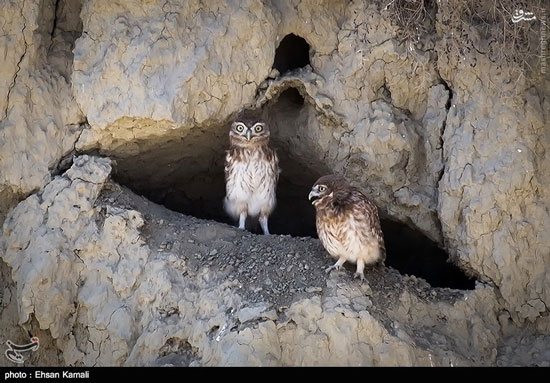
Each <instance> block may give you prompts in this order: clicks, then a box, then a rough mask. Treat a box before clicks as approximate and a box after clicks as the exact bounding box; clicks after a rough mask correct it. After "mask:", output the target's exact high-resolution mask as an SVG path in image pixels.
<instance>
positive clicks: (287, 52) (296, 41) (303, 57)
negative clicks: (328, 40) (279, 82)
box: [273, 33, 310, 75]
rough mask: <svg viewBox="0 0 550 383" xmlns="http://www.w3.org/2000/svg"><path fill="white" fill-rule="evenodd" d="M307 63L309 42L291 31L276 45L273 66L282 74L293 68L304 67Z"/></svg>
mask: <svg viewBox="0 0 550 383" xmlns="http://www.w3.org/2000/svg"><path fill="white" fill-rule="evenodd" d="M309 63H310V62H309V44H308V43H307V41H306V40H304V39H303V38H302V37H300V36H296V35H295V34H293V33H291V34H289V35H286V36H285V37H284V38H283V40H282V41H281V43H280V44H279V46H278V47H277V50H276V51H275V60H274V62H273V68H275V69H277V70H278V71H279V73H280V74H281V75H283V74H285V73H286V72H289V71H291V70H293V69H297V68H304V67H305V66H306V65H308V64H309Z"/></svg>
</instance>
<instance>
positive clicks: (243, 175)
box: [224, 117, 279, 234]
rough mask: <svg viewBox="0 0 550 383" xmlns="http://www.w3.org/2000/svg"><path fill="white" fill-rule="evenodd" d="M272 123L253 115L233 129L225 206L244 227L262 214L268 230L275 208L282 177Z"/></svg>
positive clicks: (238, 120) (226, 162)
mask: <svg viewBox="0 0 550 383" xmlns="http://www.w3.org/2000/svg"><path fill="white" fill-rule="evenodd" d="M269 135H270V132H269V127H268V126H267V124H265V123H263V122H259V121H258V120H255V119H252V118H246V117H241V118H238V119H237V120H236V121H235V122H233V124H231V129H230V130H229V150H228V151H227V155H226V157H225V190H226V195H225V199H224V208H225V211H226V212H227V214H229V215H230V216H231V217H233V219H235V220H237V219H238V220H239V229H242V230H244V228H245V222H246V218H247V217H248V216H251V217H259V222H260V226H261V227H262V230H263V232H264V234H269V229H268V225H267V220H268V218H269V215H270V214H271V212H272V211H273V209H274V208H275V202H276V198H275V189H276V188H277V181H278V180H279V160H278V158H277V153H276V152H275V150H273V149H272V148H271V147H270V146H269Z"/></svg>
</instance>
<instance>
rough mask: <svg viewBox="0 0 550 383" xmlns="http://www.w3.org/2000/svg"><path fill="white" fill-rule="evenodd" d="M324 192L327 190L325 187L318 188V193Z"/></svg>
mask: <svg viewBox="0 0 550 383" xmlns="http://www.w3.org/2000/svg"><path fill="white" fill-rule="evenodd" d="M325 190H327V187H326V186H324V185H321V186H319V191H320V192H324V191H325Z"/></svg>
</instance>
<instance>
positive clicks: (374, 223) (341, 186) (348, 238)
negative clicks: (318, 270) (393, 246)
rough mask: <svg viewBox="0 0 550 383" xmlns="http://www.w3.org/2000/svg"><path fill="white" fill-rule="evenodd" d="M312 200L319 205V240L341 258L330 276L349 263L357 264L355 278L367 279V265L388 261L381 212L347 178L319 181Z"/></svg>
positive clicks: (340, 177) (316, 208)
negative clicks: (365, 276)
mask: <svg viewBox="0 0 550 383" xmlns="http://www.w3.org/2000/svg"><path fill="white" fill-rule="evenodd" d="M309 199H310V200H311V201H312V204H313V205H314V206H315V211H316V218H315V221H316V225H317V234H318V235H319V239H320V240H321V243H322V244H323V246H324V248H325V249H326V250H327V251H328V253H329V254H330V255H331V256H332V257H333V258H337V259H338V261H337V262H336V263H335V264H334V265H333V266H331V267H329V268H327V269H326V272H327V273H328V272H330V271H331V270H334V269H336V270H338V269H339V268H340V266H342V265H343V264H344V262H346V261H349V262H351V263H356V264H357V270H356V273H355V277H356V278H357V277H359V278H361V280H363V279H364V275H363V269H364V268H365V265H372V264H375V263H383V262H384V260H385V258H386V247H385V245H384V236H383V234H382V229H381V228H380V219H379V217H378V209H377V208H376V205H375V204H374V203H372V202H371V201H369V199H368V198H367V197H365V196H364V195H363V193H361V192H360V191H359V190H358V189H356V188H354V187H353V186H351V185H350V184H349V183H348V182H347V181H346V179H345V178H344V177H342V176H339V175H336V174H331V175H327V176H323V177H321V178H319V179H318V180H317V181H316V182H315V184H314V185H313V187H312V189H311V192H310V193H309Z"/></svg>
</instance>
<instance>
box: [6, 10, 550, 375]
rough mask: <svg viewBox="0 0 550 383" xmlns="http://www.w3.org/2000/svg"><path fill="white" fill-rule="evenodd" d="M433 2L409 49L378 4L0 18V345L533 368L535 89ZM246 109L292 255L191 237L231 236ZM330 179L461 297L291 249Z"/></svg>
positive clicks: (62, 357)
mask: <svg viewBox="0 0 550 383" xmlns="http://www.w3.org/2000/svg"><path fill="white" fill-rule="evenodd" d="M398 3H399V2H398ZM432 5H433V9H432V14H431V16H433V18H432V19H431V20H432V21H431V22H428V23H427V25H428V33H426V34H425V35H423V36H422V38H419V39H418V40H416V41H414V42H411V41H410V40H408V41H401V40H400V39H399V26H397V25H396V24H395V23H394V20H393V18H392V13H391V12H392V8H391V7H390V8H388V6H386V4H385V3H382V2H376V1H374V2H372V3H371V4H365V2H363V1H351V2H349V1H326V2H324V3H322V4H320V3H319V2H318V1H313V0H311V1H307V0H306V1H300V2H297V1H292V0H284V1H252V0H250V1H244V2H243V1H239V2H237V1H235V2H227V3H226V4H216V3H214V2H209V1H171V0H165V1H155V0H151V1H141V0H139V1H138V0H135V1H125V2H123V3H122V4H117V3H113V2H104V1H94V0H89V1H83V2H80V1H65V0H59V1H54V0H41V1H40V0H25V1H22V2H18V1H17V2H16V1H5V2H3V3H2V4H1V5H0V15H1V18H2V20H3V21H2V23H3V24H2V34H1V35H0V47H2V50H3V52H4V54H3V55H0V57H2V60H3V61H2V65H0V223H2V222H3V229H2V231H1V233H2V234H1V237H0V252H1V253H0V255H1V258H2V261H1V262H2V263H0V272H1V275H2V282H1V283H2V289H0V292H1V295H0V298H1V302H0V303H1V304H0V310H2V312H1V314H0V315H1V318H0V323H2V326H1V327H2V329H1V330H0V338H1V339H2V342H5V340H6V339H12V338H14V340H15V339H17V340H18V341H20V340H22V339H23V338H24V336H25V335H24V334H26V331H22V330H21V329H25V330H31V331H32V332H36V333H37V334H40V339H41V342H44V343H41V347H42V344H43V345H44V347H43V348H41V353H40V354H36V355H32V356H31V357H30V359H28V361H27V362H26V363H28V364H34V363H40V364H52V365H53V364H71V365H167V364H174V365H495V364H499V365H513V364H539V365H543V364H544V363H547V361H548V360H549V357H548V355H549V354H550V347H549V346H548V342H547V341H546V340H547V338H548V337H549V336H550V335H549V333H550V320H549V319H548V318H549V316H548V314H549V312H548V307H549V303H550V266H549V265H550V237H549V236H548V235H546V233H548V232H550V208H549V207H550V192H549V190H548V187H546V186H547V185H549V184H550V171H549V170H548V169H550V154H549V153H550V129H549V121H550V96H549V95H550V81H549V78H548V76H547V75H546V76H545V75H544V73H542V70H543V68H542V66H543V65H542V62H540V63H539V66H534V67H533V68H532V69H531V70H530V71H528V70H519V71H518V67H517V66H515V65H514V63H513V62H510V61H498V60H496V59H495V57H494V56H493V55H492V54H491V52H492V49H493V48H492V47H493V45H492V44H493V43H492V42H491V41H489V40H488V39H487V38H486V37H484V36H481V35H480V34H479V33H478V30H477V29H476V27H475V26H474V25H470V26H468V27H467V28H464V30H463V36H466V37H467V39H468V41H470V43H469V44H465V45H460V46H459V47H458V48H457V41H456V40H455V39H453V37H452V36H454V35H455V34H456V33H455V32H456V30H455V29H453V23H452V22H450V21H449V20H450V17H451V15H452V14H453V13H452V12H451V10H452V9H453V4H452V3H451V2H438V3H437V6H436V5H435V4H432ZM467 25H469V24H467ZM525 25H526V24H525V23H524V24H523V26H522V24H521V23H518V25H517V28H525ZM430 28H431V29H430ZM520 31H521V30H520ZM541 60H542V59H540V60H539V61H541ZM518 73H519V75H518ZM243 108H252V109H260V110H261V112H262V115H263V117H264V119H265V120H266V121H267V123H269V124H270V126H271V130H272V132H273V133H272V134H273V143H274V145H275V146H276V147H277V150H278V152H279V155H280V157H281V165H282V168H283V173H282V176H281V182H280V187H279V191H278V196H279V209H278V211H277V212H276V213H275V215H274V216H273V218H272V223H273V225H274V227H275V232H276V233H281V234H287V235H277V236H269V237H264V236H257V235H254V234H251V233H244V232H240V231H238V230H235V229H233V228H231V227H230V226H227V225H225V224H223V223H217V222H214V221H212V220H204V219H200V218H208V219H216V220H218V221H222V222H224V220H225V218H224V217H223V213H221V209H220V205H221V202H220V201H221V198H222V196H223V193H224V189H223V167H222V164H223V156H224V150H225V148H226V145H227V136H226V133H227V127H228V123H229V122H230V121H231V119H232V118H233V117H234V115H235V114H236V113H237V112H238V111H240V110H241V109H243ZM328 172H339V173H341V174H343V175H344V176H346V178H348V179H349V180H350V181H351V182H352V183H353V184H354V185H356V186H357V187H359V188H360V189H361V190H363V191H364V192H365V194H367V195H368V196H370V197H371V198H372V199H373V200H374V201H375V202H376V204H377V205H378V206H379V208H380V211H381V213H382V216H383V217H384V220H385V222H386V223H387V224H386V226H385V227H387V228H388V229H387V232H386V234H387V236H386V238H387V240H388V239H390V238H392V235H391V233H390V231H391V230H393V229H392V228H393V227H394V226H395V225H401V226H400V227H406V228H407V230H409V231H412V232H415V233H416V235H417V236H418V238H424V239H425V241H427V242H430V241H431V242H433V243H434V244H435V245H437V246H439V247H440V248H442V249H444V250H445V252H446V253H447V254H448V257H449V260H450V261H451V262H452V263H454V264H455V265H456V266H458V267H459V268H460V269H461V270H462V271H463V272H464V273H466V274H468V275H469V276H472V277H475V278H476V279H477V283H476V285H475V289H473V290H453V289H448V288H432V287H431V286H430V285H428V284H427V283H425V282H424V281H423V280H420V279H417V278H415V277H414V276H403V275H401V274H400V273H399V272H398V271H397V270H395V269H392V268H382V269H378V270H373V271H370V272H369V273H368V274H367V279H368V282H367V283H365V284H364V285H361V284H359V283H358V282H357V281H352V280H351V273H350V272H349V270H345V271H343V272H339V273H336V274H334V275H330V276H326V275H325V274H324V273H323V272H322V268H323V266H326V265H327V264H328V263H330V261H329V260H328V258H327V257H326V254H325V253H324V251H323V249H322V248H321V247H320V244H319V243H318V241H317V240H316V239H313V238H306V237H303V236H306V235H310V234H312V230H314V229H313V227H312V220H311V217H312V215H311V214H312V211H311V207H310V206H309V205H308V202H307V200H305V198H306V197H305V196H306V194H307V190H308V189H309V187H310V186H311V184H312V183H313V181H314V180H315V179H316V178H317V177H318V176H320V175H322V174H325V173H328ZM136 193H139V194H142V195H144V196H146V197H147V198H149V200H152V201H154V202H156V203H159V204H163V205H165V206H166V207H169V208H171V209H173V210H177V211H179V212H183V213H185V214H186V215H183V214H180V213H178V212H175V211H171V210H168V209H166V208H165V207H163V206H160V205H157V204H155V203H153V202H151V201H148V200H146V199H145V198H143V197H140V196H138V195H137V194H136ZM191 215H194V216H195V217H198V218H195V217H191ZM288 234H293V235H294V236H290V235H288ZM299 236H301V237H299ZM394 237H395V236H394ZM398 241H399V238H398ZM398 241H397V242H398ZM389 258H391V254H389ZM412 262H414V263H417V264H422V263H425V264H427V265H428V266H429V264H430V263H431V262H432V261H431V259H430V258H429V257H428V254H426V256H425V257H423V256H422V251H421V252H420V256H416V257H415V258H414V261H412ZM16 324H19V327H18V326H17V325H16ZM518 345H521V347H520V348H518V347H519V346H518ZM517 350H521V352H519V351H517ZM7 363H9V362H7V361H4V360H2V362H0V365H4V364H7Z"/></svg>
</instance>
